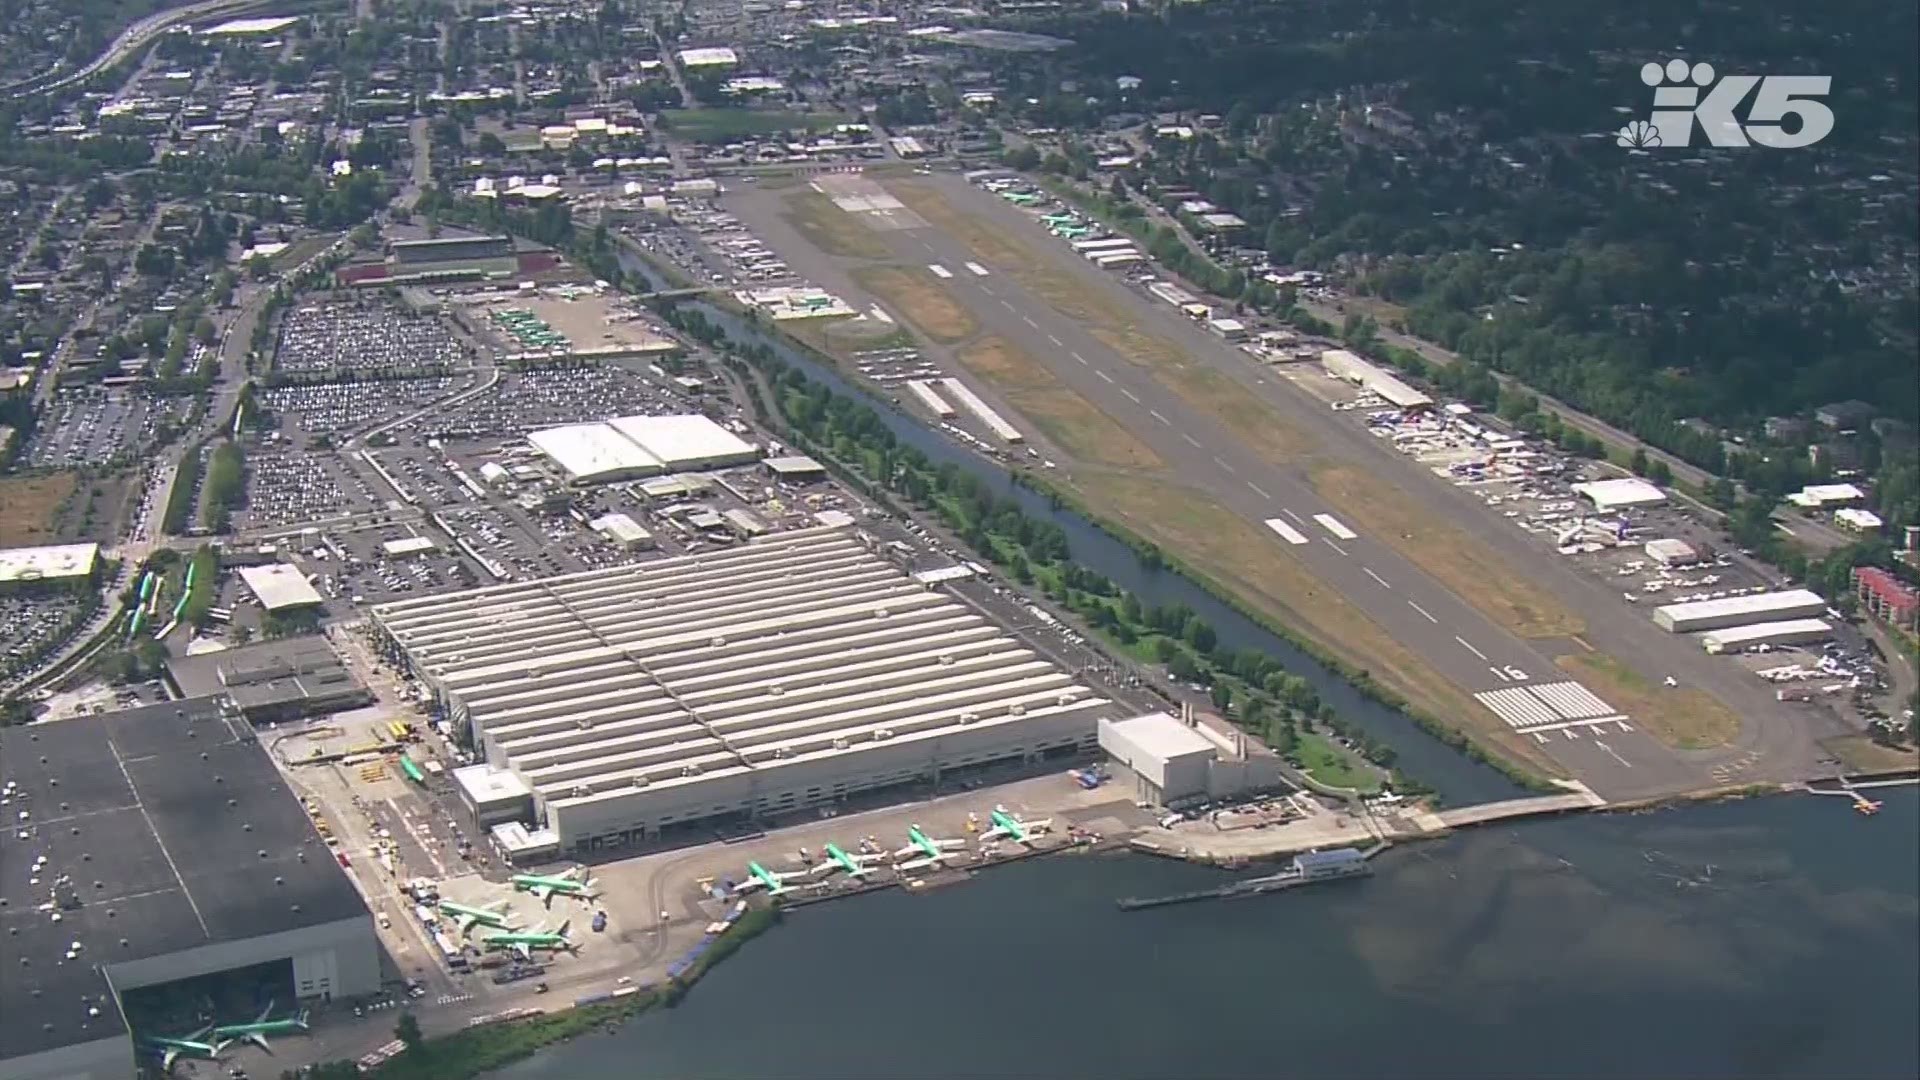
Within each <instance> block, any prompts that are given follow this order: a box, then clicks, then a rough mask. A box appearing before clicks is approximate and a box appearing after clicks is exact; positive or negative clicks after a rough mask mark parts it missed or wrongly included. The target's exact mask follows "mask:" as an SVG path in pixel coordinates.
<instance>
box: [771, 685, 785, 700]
mask: <svg viewBox="0 0 1920 1080" xmlns="http://www.w3.org/2000/svg"><path fill="white" fill-rule="evenodd" d="M786 692H787V691H786V689H785V688H784V687H782V686H781V685H780V684H779V683H774V684H773V685H772V686H769V687H767V695H768V696H769V697H779V696H780V695H781V694H784V693H786Z"/></svg>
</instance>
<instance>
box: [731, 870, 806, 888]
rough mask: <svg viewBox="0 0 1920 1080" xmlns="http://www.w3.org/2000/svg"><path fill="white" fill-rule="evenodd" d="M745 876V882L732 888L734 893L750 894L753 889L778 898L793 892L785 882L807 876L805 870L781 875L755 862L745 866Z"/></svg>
mask: <svg viewBox="0 0 1920 1080" xmlns="http://www.w3.org/2000/svg"><path fill="white" fill-rule="evenodd" d="M747 874H748V877H747V880H745V881H742V882H741V883H739V884H738V885H735V886H734V887H733V891H734V892H736V893H743V892H751V891H753V890H754V889H765V890H767V895H768V896H779V895H780V894H781V893H784V892H792V891H793V890H792V889H791V888H790V887H789V886H788V885H787V882H789V881H792V880H793V879H794V878H803V877H806V876H807V872H806V871H805V870H795V871H792V872H791V873H781V872H780V871H777V870H769V869H767V868H766V867H764V866H761V865H760V864H759V863H757V862H750V863H748V864H747Z"/></svg>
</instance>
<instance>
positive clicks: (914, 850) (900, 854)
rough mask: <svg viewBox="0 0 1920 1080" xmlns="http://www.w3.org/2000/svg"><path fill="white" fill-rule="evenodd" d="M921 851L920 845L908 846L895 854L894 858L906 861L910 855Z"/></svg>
mask: <svg viewBox="0 0 1920 1080" xmlns="http://www.w3.org/2000/svg"><path fill="white" fill-rule="evenodd" d="M919 850H920V845H919V844H908V845H907V846H906V847H903V848H901V849H900V850H899V851H896V852H894V853H893V857H894V858H896V859H904V858H906V857H907V856H909V855H913V854H916V853H918V852H919Z"/></svg>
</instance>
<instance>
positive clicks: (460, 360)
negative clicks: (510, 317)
mask: <svg viewBox="0 0 1920 1080" xmlns="http://www.w3.org/2000/svg"><path fill="white" fill-rule="evenodd" d="M472 358H473V350H472V349H471V347H469V346H467V345H465V344H464V343H462V342H461V341H460V340H459V339H458V338H456V337H455V336H454V334H453V331H452V328H451V327H450V326H449V325H448V323H447V321H446V320H445V319H443V318H441V317H440V316H439V315H437V314H426V313H422V312H417V311H414V310H413V309H411V308H408V307H405V306H404V305H401V304H398V303H395V302H393V301H390V300H386V299H384V298H382V297H379V296H376V295H370V294H355V295H353V296H350V297H347V298H339V299H328V300H321V301H316V302H314V303H309V304H303V305H301V306H300V307H298V308H296V309H294V310H293V311H291V312H288V313H287V315H286V317H285V318H284V319H282V320H281V323H280V338H279V345H278V347H277V349H276V350H275V352H274V357H273V367H274V370H275V371H278V372H280V373H282V374H285V375H309V374H321V375H324V374H328V373H336V374H349V373H376V372H377V373H383V374H399V373H404V372H414V373H420V374H429V373H438V372H445V371H450V370H452V369H454V368H456V367H461V366H465V365H467V364H469V363H471V361H472Z"/></svg>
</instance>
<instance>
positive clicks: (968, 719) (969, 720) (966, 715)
mask: <svg viewBox="0 0 1920 1080" xmlns="http://www.w3.org/2000/svg"><path fill="white" fill-rule="evenodd" d="M960 722H961V723H962V724H977V723H979V722H980V714H979V713H970V712H963V713H961V714H960Z"/></svg>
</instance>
